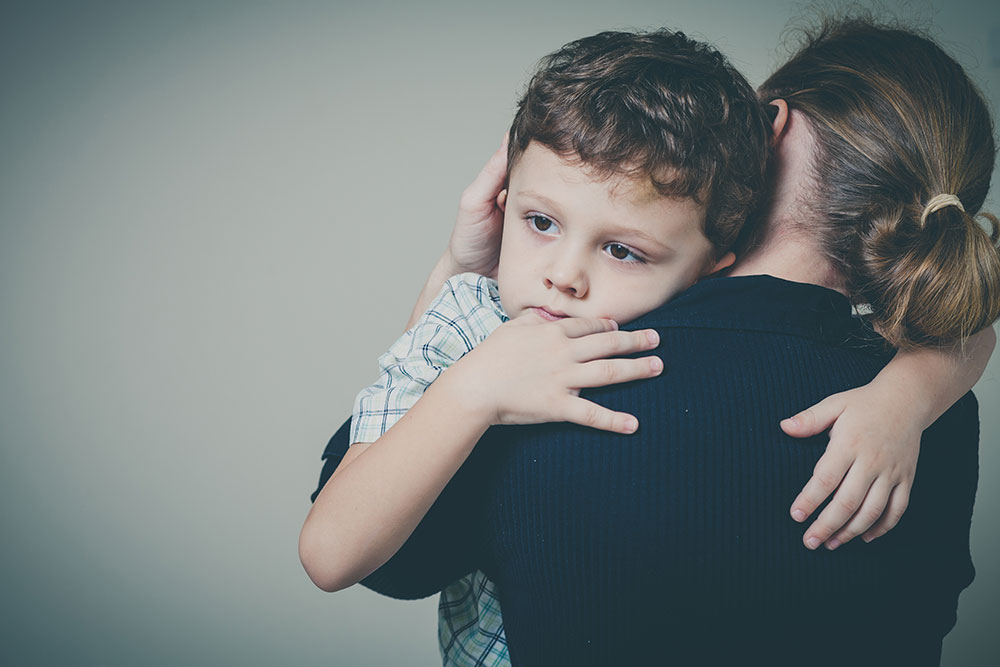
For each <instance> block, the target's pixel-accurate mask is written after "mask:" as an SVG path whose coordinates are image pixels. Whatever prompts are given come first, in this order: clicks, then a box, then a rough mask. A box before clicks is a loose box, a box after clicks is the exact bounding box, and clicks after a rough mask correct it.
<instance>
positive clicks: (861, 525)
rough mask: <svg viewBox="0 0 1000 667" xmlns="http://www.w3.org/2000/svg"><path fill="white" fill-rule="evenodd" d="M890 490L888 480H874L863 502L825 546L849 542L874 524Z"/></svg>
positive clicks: (881, 512) (830, 546) (884, 505)
mask: <svg viewBox="0 0 1000 667" xmlns="http://www.w3.org/2000/svg"><path fill="white" fill-rule="evenodd" d="M891 491H892V484H891V483H890V482H884V481H882V480H881V479H877V480H875V483H874V484H872V486H871V488H870V489H868V494H867V495H866V496H865V500H864V502H863V503H861V507H860V508H858V511H857V512H855V513H854V516H852V517H851V518H850V520H849V521H848V522H847V524H846V525H844V527H843V528H841V529H840V530H838V531H837V532H835V533H834V534H833V536H832V537H831V538H830V539H828V540H827V541H826V548H827V549H830V550H831V551H832V550H833V549H836V548H837V547H839V546H840V545H841V544H845V543H847V542H850V541H851V540H853V539H854V538H855V537H857V536H858V535H860V534H861V533H862V532H864V531H866V530H868V529H869V528H870V527H871V526H872V525H874V524H875V523H876V522H877V521H878V520H879V519H880V518H881V517H882V516H883V513H884V512H885V509H886V505H887V504H888V502H889V493H890V492H891Z"/></svg>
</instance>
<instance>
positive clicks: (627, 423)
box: [562, 396, 639, 434]
mask: <svg viewBox="0 0 1000 667" xmlns="http://www.w3.org/2000/svg"><path fill="white" fill-rule="evenodd" d="M562 412H563V415H562V416H563V419H565V420H566V421H568V422H573V423H574V424H580V425H581V426H589V427H591V428H597V429H600V430H602V431H613V432H615V433H624V434H629V433H635V431H636V429H638V428H639V420H638V419H636V418H635V417H633V416H632V415H630V414H628V413H626V412H615V411H614V410H610V409H608V408H606V407H604V406H603V405H598V404H597V403H594V402H593V401H588V400H587V399H585V398H580V397H578V396H568V397H567V398H566V403H565V407H564V409H563V410H562Z"/></svg>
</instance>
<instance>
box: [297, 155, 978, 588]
mask: <svg viewBox="0 0 1000 667" xmlns="http://www.w3.org/2000/svg"><path fill="white" fill-rule="evenodd" d="M505 157H506V151H505V150H504V149H501V150H500V151H498V152H497V153H496V154H495V155H494V156H493V158H492V159H491V160H490V162H489V163H488V164H487V165H486V167H485V168H484V169H483V171H482V172H481V173H480V175H479V176H478V177H477V178H476V180H475V181H474V182H473V183H472V184H471V185H470V186H469V188H468V189H467V190H466V191H465V193H463V196H462V200H461V204H460V208H459V216H458V223H457V225H456V228H455V231H454V232H453V235H452V239H451V244H450V247H449V249H448V250H447V251H446V252H445V254H444V255H443V256H442V258H441V259H440V260H439V261H438V263H437V265H436V266H435V268H434V270H433V271H432V273H431V275H430V277H429V278H428V280H427V283H426V285H425V288H424V290H423V292H422V293H421V295H420V298H419V299H418V301H417V304H416V306H415V308H414V312H413V316H412V317H411V319H410V322H409V323H408V325H407V326H408V328H409V327H410V326H412V325H413V324H414V323H415V322H416V320H417V318H418V317H419V316H420V315H421V314H422V313H423V312H424V310H425V309H426V308H427V306H428V305H429V304H430V302H431V300H432V298H433V297H434V296H435V295H436V294H437V292H438V291H439V290H440V288H441V286H442V285H443V284H444V282H445V280H446V279H447V278H449V277H450V276H452V275H456V274H459V273H464V272H474V273H479V274H483V275H493V274H495V272H496V268H497V256H498V247H499V239H500V229H501V223H502V214H501V212H500V210H499V209H498V208H497V206H496V203H495V202H496V197H497V193H498V192H499V191H500V189H501V188H502V187H503V180H504V172H505V163H504V160H505ZM657 343H658V339H657V337H656V333H655V332H654V331H646V330H644V331H634V332H624V331H617V326H616V324H615V323H614V322H611V321H610V320H600V319H583V318H568V319H565V320H561V321H558V322H533V321H525V320H524V318H517V319H515V320H511V321H510V322H508V323H507V324H504V325H502V326H501V327H500V328H498V329H497V330H496V331H494V333H493V334H491V335H490V336H489V337H488V338H487V339H486V340H485V341H484V342H483V343H482V344H480V345H479V346H477V347H476V348H475V349H474V350H472V351H471V352H469V353H468V354H466V355H465V356H464V357H462V358H461V359H459V360H458V361H457V362H455V363H454V365H452V366H451V367H450V368H448V369H447V370H446V371H445V372H443V373H442V374H441V376H440V377H439V378H438V379H437V380H436V381H435V382H434V383H433V384H432V385H431V386H430V387H429V388H428V389H427V391H426V392H425V393H424V394H423V396H422V397H421V398H420V399H419V401H417V403H416V404H415V405H414V406H413V408H411V409H410V410H409V411H408V412H407V413H406V414H405V415H404V416H403V417H402V418H401V419H400V421H399V422H398V423H397V424H396V425H395V426H393V427H392V428H391V429H389V431H387V432H386V433H385V434H384V435H383V436H382V437H380V438H379V439H378V441H377V446H376V447H371V444H374V443H357V444H355V445H353V446H352V447H351V448H350V450H349V451H348V453H347V455H346V456H345V457H344V459H343V461H342V462H341V464H340V466H339V467H338V468H337V470H336V472H335V473H334V475H333V477H332V478H331V480H330V481H329V482H328V483H327V485H326V486H325V487H324V489H323V491H322V493H321V494H320V495H319V497H318V498H317V500H316V503H315V505H314V506H313V508H312V511H311V512H310V514H309V516H308V518H307V519H306V523H305V526H304V527H303V530H302V535H301V537H300V556H301V558H302V561H303V564H304V565H305V567H306V570H307V572H308V573H309V576H310V577H311V578H312V579H313V581H314V582H316V584H317V585H318V586H320V588H323V589H324V590H339V589H341V588H345V587H347V586H350V585H352V584H354V583H356V582H357V581H360V580H361V579H363V578H364V577H366V576H367V575H368V574H370V573H371V572H373V571H374V570H375V569H377V568H378V567H379V566H380V565H382V564H383V563H384V562H385V561H386V560H388V559H389V558H390V557H391V556H392V555H393V554H394V553H395V552H396V551H397V550H398V549H399V548H400V547H401V546H402V544H403V543H404V542H405V541H406V539H407V538H408V537H409V535H410V534H411V533H412V531H413V530H414V528H415V527H416V525H417V524H418V523H419V522H420V520H421V519H422V518H423V516H424V515H425V514H426V512H427V511H428V509H429V508H430V506H431V505H432V504H433V502H434V501H435V499H436V498H437V496H438V495H439V494H440V492H441V490H442V489H443V488H444V486H445V485H446V484H447V483H448V481H449V480H450V479H451V477H452V476H453V475H454V474H455V472H456V471H457V470H458V468H459V467H460V466H461V465H462V463H463V462H464V461H465V459H466V458H467V457H468V455H469V453H470V452H471V451H472V448H473V447H474V446H475V444H476V442H477V441H478V440H479V438H480V437H481V436H482V434H483V433H484V432H485V431H486V429H487V428H489V426H490V425H493V424H501V423H509V424H528V423H540V422H558V421H568V422H575V423H579V424H584V425H587V426H592V427H595V428H601V429H604V430H609V431H616V432H621V433H630V432H632V431H634V430H635V428H636V426H637V424H636V423H635V419H634V417H632V416H631V415H627V414H623V413H616V412H612V411H610V410H607V409H606V408H603V407H601V406H599V405H597V404H595V403H592V402H590V401H587V400H585V399H583V398H580V397H579V395H578V393H579V390H580V389H581V388H585V387H596V386H603V385H608V384H617V383H621V382H628V381H631V380H637V379H643V378H648V377H652V376H655V375H657V374H659V373H660V372H661V371H662V364H661V363H659V359H658V358H656V357H645V358H640V359H622V358H618V357H620V356H621V355H628V354H633V353H638V352H643V351H647V350H650V349H653V348H655V347H656V346H657ZM994 345H995V334H994V332H993V330H992V329H991V328H987V329H985V330H983V331H982V332H980V333H979V334H977V335H975V336H973V337H972V338H970V339H969V340H968V341H967V343H966V345H965V347H964V349H963V350H962V351H961V352H960V351H959V350H958V349H949V350H944V349H942V350H931V349H922V350H915V351H908V352H901V353H899V354H897V355H896V357H895V358H894V359H893V361H892V362H891V363H890V364H889V365H888V366H886V368H885V369H883V370H882V372H881V373H879V375H878V376H877V377H876V378H875V379H874V380H873V381H872V382H871V383H869V384H868V385H865V386H863V387H859V388H857V389H852V390H850V391H846V392H842V393H839V394H835V395H833V396H830V397H828V398H826V399H825V400H823V401H821V402H820V403H818V404H816V405H814V406H812V407H811V408H809V409H807V410H805V411H803V412H801V413H799V414H797V415H795V416H793V417H791V418H790V419H787V420H785V421H784V422H782V423H781V428H782V429H783V430H784V431H785V432H786V433H787V434H788V435H790V436H794V437H808V436H811V435H815V434H818V433H821V432H823V431H825V430H827V429H829V435H830V443H829V445H828V447H827V449H826V452H825V454H824V455H823V456H822V457H821V458H820V459H819V461H818V463H817V465H816V467H815V470H814V473H813V476H812V478H811V479H809V480H808V482H807V483H806V485H805V487H804V488H803V490H802V492H801V493H800V494H799V495H798V497H797V498H796V499H795V500H794V501H793V503H792V505H791V509H790V511H791V515H792V517H793V518H794V519H795V520H796V521H805V520H806V519H808V518H809V517H810V516H811V515H812V514H813V513H814V512H815V510H816V509H817V508H818V507H819V506H820V505H821V504H822V503H823V502H824V501H825V500H826V499H827V498H828V497H830V495H831V494H833V497H832V499H831V501H830V503H829V504H828V505H827V506H826V508H825V509H824V510H823V511H822V512H821V513H820V514H819V517H818V518H817V519H816V520H815V521H814V522H813V524H812V525H811V526H809V528H808V529H807V530H806V531H805V534H804V536H803V541H804V543H805V545H806V546H807V547H808V548H810V549H815V548H817V547H819V546H820V545H824V544H825V546H826V547H827V548H829V549H834V548H836V547H837V546H839V545H840V544H843V543H844V542H847V541H848V540H850V539H852V538H854V537H856V536H858V535H862V537H863V539H864V540H865V541H870V540H871V539H875V538H877V537H879V536H881V535H883V534H885V533H886V532H888V531H889V530H891V529H892V528H893V526H895V525H896V523H897V522H898V521H899V519H900V517H901V516H902V515H903V513H904V511H905V509H906V504H907V501H908V498H909V492H910V485H911V484H912V482H913V478H914V474H915V470H916V463H917V457H918V453H919V445H920V437H921V433H922V432H923V430H924V429H925V428H926V427H927V426H929V425H930V424H931V423H932V422H933V421H935V420H936V419H937V418H938V417H939V416H940V415H941V414H942V413H943V412H944V411H945V410H947V408H948V407H950V406H951V405H952V404H953V403H954V402H955V401H957V400H958V399H959V398H960V397H961V396H962V395H964V394H965V393H966V392H967V391H968V390H969V389H970V388H971V387H972V386H973V384H975V382H976V381H977V380H978V378H979V377H980V375H981V374H982V372H983V369H984V368H985V365H986V362H987V361H988V360H989V357H990V354H991V353H992V350H993V347H994ZM483 377H490V378H493V379H494V380H493V381H491V382H490V383H488V384H486V383H483V382H482V381H481V378H483ZM441 414H448V415H449V417H448V419H447V420H442V419H441V418H440V415H441Z"/></svg>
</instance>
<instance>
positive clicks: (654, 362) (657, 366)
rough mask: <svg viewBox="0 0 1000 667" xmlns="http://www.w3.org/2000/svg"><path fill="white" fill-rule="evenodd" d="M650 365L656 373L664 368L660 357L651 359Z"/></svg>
mask: <svg viewBox="0 0 1000 667" xmlns="http://www.w3.org/2000/svg"><path fill="white" fill-rule="evenodd" d="M649 367H650V368H651V369H652V370H653V372H654V373H659V372H660V371H662V370H663V361H662V360H661V359H660V358H659V357H652V358H651V359H650V360H649Z"/></svg>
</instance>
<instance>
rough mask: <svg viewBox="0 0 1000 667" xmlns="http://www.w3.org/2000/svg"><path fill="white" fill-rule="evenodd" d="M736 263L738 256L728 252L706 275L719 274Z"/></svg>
mask: <svg viewBox="0 0 1000 667" xmlns="http://www.w3.org/2000/svg"><path fill="white" fill-rule="evenodd" d="M735 261H736V255H734V254H733V253H731V252H727V253H726V254H725V255H723V256H722V257H721V258H720V259H719V260H718V261H717V262H716V263H715V264H714V265H713V266H712V269H711V270H710V271H709V272H708V273H706V274H705V275H712V274H713V273H718V272H719V271H721V270H722V269H727V268H729V267H730V266H732V265H733V262H735Z"/></svg>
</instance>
